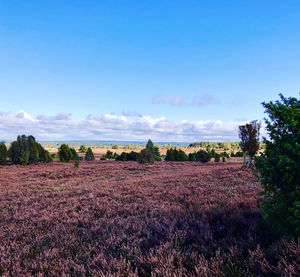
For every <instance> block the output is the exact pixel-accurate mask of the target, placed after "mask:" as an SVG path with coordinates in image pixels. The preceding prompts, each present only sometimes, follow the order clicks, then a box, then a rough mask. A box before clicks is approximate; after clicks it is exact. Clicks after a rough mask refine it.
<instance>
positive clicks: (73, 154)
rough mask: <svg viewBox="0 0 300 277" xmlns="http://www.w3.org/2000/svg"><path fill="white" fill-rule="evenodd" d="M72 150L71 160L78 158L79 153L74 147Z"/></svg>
mask: <svg viewBox="0 0 300 277" xmlns="http://www.w3.org/2000/svg"><path fill="white" fill-rule="evenodd" d="M70 151H71V153H72V159H71V160H78V154H77V152H76V150H75V149H74V148H73V147H72V148H70Z"/></svg>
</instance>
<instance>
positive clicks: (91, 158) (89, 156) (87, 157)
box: [84, 147, 95, 161]
mask: <svg viewBox="0 0 300 277" xmlns="http://www.w3.org/2000/svg"><path fill="white" fill-rule="evenodd" d="M84 159H85V160H86V161H94V160H95V156H94V153H93V151H92V149H91V148H90V147H89V148H88V149H87V151H86V153H85V157H84Z"/></svg>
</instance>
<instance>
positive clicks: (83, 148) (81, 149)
mask: <svg viewBox="0 0 300 277" xmlns="http://www.w3.org/2000/svg"><path fill="white" fill-rule="evenodd" d="M86 150H87V149H86V147H85V146H84V145H80V147H79V152H81V153H85V152H86Z"/></svg>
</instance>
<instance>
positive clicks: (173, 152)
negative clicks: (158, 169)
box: [165, 148, 188, 162]
mask: <svg viewBox="0 0 300 277" xmlns="http://www.w3.org/2000/svg"><path fill="white" fill-rule="evenodd" d="M165 160H166V161H177V162H179V161H182V162H185V161H187V160H188V156H187V154H186V153H185V152H184V151H182V150H181V149H180V150H177V149H176V148H175V149H173V148H171V149H169V150H167V155H166V158H165Z"/></svg>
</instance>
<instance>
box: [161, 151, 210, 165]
mask: <svg viewBox="0 0 300 277" xmlns="http://www.w3.org/2000/svg"><path fill="white" fill-rule="evenodd" d="M210 158H211V156H210V154H209V153H208V152H206V151H205V150H199V151H198V152H195V153H190V154H189V155H187V154H186V153H185V152H184V151H182V150H181V149H180V150H177V149H176V148H175V149H173V148H171V149H169V150H168V151H167V155H166V159H165V160H166V161H183V162H185V161H190V162H196V161H199V162H203V163H205V162H208V161H210Z"/></svg>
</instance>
